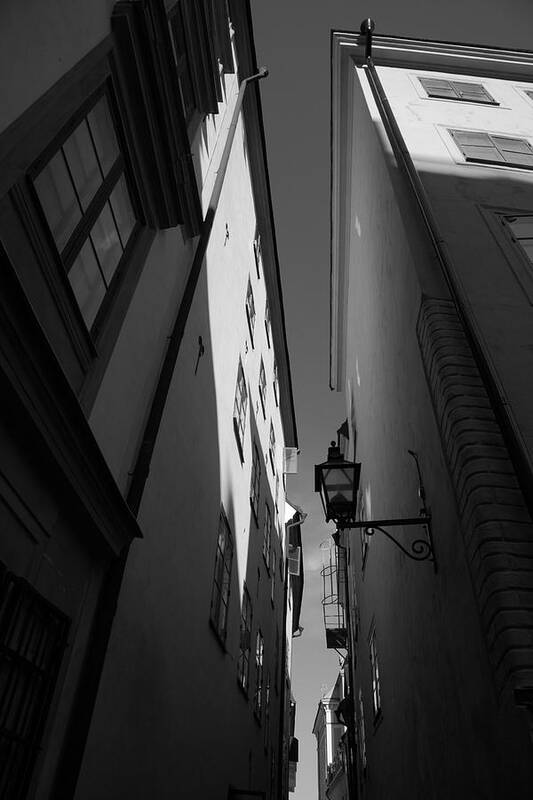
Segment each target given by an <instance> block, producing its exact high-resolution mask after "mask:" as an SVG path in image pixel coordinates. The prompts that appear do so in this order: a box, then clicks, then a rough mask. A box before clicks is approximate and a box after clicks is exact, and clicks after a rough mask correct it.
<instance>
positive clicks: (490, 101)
mask: <svg viewBox="0 0 533 800" xmlns="http://www.w3.org/2000/svg"><path fill="white" fill-rule="evenodd" d="M417 78H418V81H419V82H420V85H421V87H422V89H423V90H424V92H425V93H426V96H427V99H428V100H451V101H452V102H460V103H475V104H476V105H488V106H499V105H500V103H498V101H497V100H495V99H494V97H493V96H492V95H491V93H490V92H489V91H488V89H487V88H486V87H485V85H484V84H483V83H473V82H472V81H456V80H453V79H452V78H436V77H434V76H433V75H431V76H430V75H417ZM424 81H425V82H429V81H442V82H445V83H447V84H449V88H450V90H451V91H452V92H454V93H455V95H456V96H455V97H449V96H447V95H445V94H438V93H437V92H438V90H437V89H436V90H434V93H433V92H431V90H430V89H428V87H427V86H425V85H424ZM462 85H465V86H468V85H473V86H479V87H480V88H481V89H482V91H483V92H484V93H485V95H486V98H485V99H483V100H477V99H475V98H474V97H462V96H461V89H460V88H457V87H461V86H462Z"/></svg>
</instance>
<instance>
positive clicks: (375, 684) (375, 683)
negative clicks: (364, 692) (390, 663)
mask: <svg viewBox="0 0 533 800" xmlns="http://www.w3.org/2000/svg"><path fill="white" fill-rule="evenodd" d="M369 646H370V669H371V671H372V708H373V710H374V719H377V717H379V715H380V714H381V692H380V685H379V665H378V653H377V649H376V631H375V630H374V629H372V633H371V634H370V639H369Z"/></svg>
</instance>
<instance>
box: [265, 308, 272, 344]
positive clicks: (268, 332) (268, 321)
mask: <svg viewBox="0 0 533 800" xmlns="http://www.w3.org/2000/svg"><path fill="white" fill-rule="evenodd" d="M265 331H266V337H267V344H268V346H269V347H271V343H270V336H271V334H272V323H271V319H270V303H269V302H268V297H267V299H266V303H265Z"/></svg>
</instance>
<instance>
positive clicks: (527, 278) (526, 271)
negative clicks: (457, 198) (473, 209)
mask: <svg viewBox="0 0 533 800" xmlns="http://www.w3.org/2000/svg"><path fill="white" fill-rule="evenodd" d="M478 209H479V212H480V214H481V216H482V217H483V220H484V222H485V224H486V225H487V227H488V228H489V230H490V232H491V233H492V235H493V237H494V239H495V240H496V242H497V244H498V246H499V247H500V250H501V251H502V254H503V256H504V258H505V260H506V263H507V264H508V265H509V267H510V269H511V271H512V273H513V276H514V278H515V280H516V281H517V283H518V285H519V286H520V288H521V289H522V291H523V292H524V294H525V296H526V297H527V300H528V301H529V303H530V304H531V305H533V262H530V261H529V259H528V258H527V255H526V254H525V253H524V251H523V248H522V247H521V246H520V245H519V244H518V241H517V240H514V239H513V235H512V232H511V231H510V230H509V226H508V225H507V224H506V222H505V217H520V216H531V217H533V210H528V209H516V208H507V207H501V206H499V207H492V206H478Z"/></svg>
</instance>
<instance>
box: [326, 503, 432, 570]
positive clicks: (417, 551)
mask: <svg viewBox="0 0 533 800" xmlns="http://www.w3.org/2000/svg"><path fill="white" fill-rule="evenodd" d="M412 525H422V526H423V527H424V529H425V531H426V536H425V537H424V538H423V539H414V540H413V541H412V542H411V544H410V547H409V548H407V547H405V546H404V545H403V544H402V543H401V542H400V541H398V539H396V537H395V536H393V535H392V534H391V533H389V531H387V530H385V527H384V526H386V527H387V528H391V527H406V526H412ZM337 527H338V529H339V530H340V531H343V530H347V529H352V528H359V529H360V530H363V531H364V532H365V534H366V535H367V536H373V535H374V533H375V531H380V533H383V534H384V535H385V536H386V537H387V538H388V539H390V540H391V542H393V543H394V544H395V545H396V546H397V547H399V549H400V550H401V551H402V553H404V554H405V555H406V556H407V557H408V558H410V559H412V560H413V561H431V562H432V564H433V569H434V571H435V572H436V571H437V561H436V558H435V551H434V549H433V538H432V535H431V514H430V513H429V511H426V513H425V514H423V515H421V516H419V517H407V518H405V519H375V520H368V519H365V520H338V521H337Z"/></svg>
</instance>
